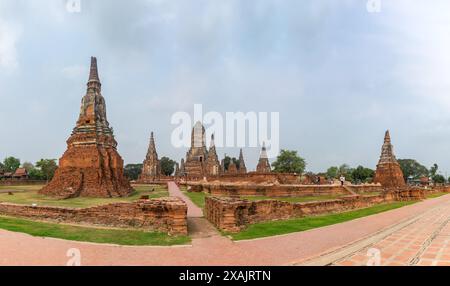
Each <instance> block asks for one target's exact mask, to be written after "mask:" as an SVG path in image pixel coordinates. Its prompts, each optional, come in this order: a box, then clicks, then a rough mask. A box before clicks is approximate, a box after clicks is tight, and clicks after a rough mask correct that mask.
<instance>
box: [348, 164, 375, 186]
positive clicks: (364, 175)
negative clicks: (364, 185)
mask: <svg viewBox="0 0 450 286" xmlns="http://www.w3.org/2000/svg"><path fill="white" fill-rule="evenodd" d="M374 175H375V171H374V170H372V169H369V168H364V167H363V166H358V167H357V168H356V169H354V170H353V172H352V175H351V178H352V180H353V182H367V181H369V180H370V179H371V178H373V176H374Z"/></svg>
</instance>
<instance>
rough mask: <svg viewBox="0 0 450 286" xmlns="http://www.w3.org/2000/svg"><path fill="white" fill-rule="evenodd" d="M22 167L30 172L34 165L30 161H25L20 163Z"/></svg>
mask: <svg viewBox="0 0 450 286" xmlns="http://www.w3.org/2000/svg"><path fill="white" fill-rule="evenodd" d="M22 168H25V170H27V172H28V173H30V171H31V170H33V169H34V165H33V164H32V163H30V162H25V163H23V164H22Z"/></svg>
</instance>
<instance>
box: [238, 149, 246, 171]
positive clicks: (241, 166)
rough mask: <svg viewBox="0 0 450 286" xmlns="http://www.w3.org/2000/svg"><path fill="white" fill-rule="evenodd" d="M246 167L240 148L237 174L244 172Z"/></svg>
mask: <svg viewBox="0 0 450 286" xmlns="http://www.w3.org/2000/svg"><path fill="white" fill-rule="evenodd" d="M246 173H247V167H246V166H245V161H244V154H243V153H242V149H241V150H240V151H239V174H246Z"/></svg>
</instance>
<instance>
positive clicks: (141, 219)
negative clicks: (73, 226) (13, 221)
mask: <svg viewBox="0 0 450 286" xmlns="http://www.w3.org/2000/svg"><path fill="white" fill-rule="evenodd" d="M0 214H1V215H7V216H15V217H22V218H31V219H36V220H49V221H56V222H63V223H79V224H89V225H100V226H112V227H127V228H139V229H145V230H154V231H161V232H167V233H169V234H173V235H187V220H186V215H187V206H186V204H185V203H184V202H183V201H182V200H181V199H179V198H160V199H152V200H145V201H144V200H142V201H139V202H135V203H115V204H109V205H103V206H96V207H90V208H84V209H74V208H61V207H44V206H37V207H33V206H28V205H17V204H9V203H0Z"/></svg>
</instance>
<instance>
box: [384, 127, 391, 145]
mask: <svg viewBox="0 0 450 286" xmlns="http://www.w3.org/2000/svg"><path fill="white" fill-rule="evenodd" d="M384 143H391V135H390V134H389V130H386V133H385V134H384Z"/></svg>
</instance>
